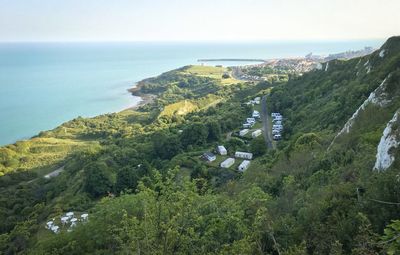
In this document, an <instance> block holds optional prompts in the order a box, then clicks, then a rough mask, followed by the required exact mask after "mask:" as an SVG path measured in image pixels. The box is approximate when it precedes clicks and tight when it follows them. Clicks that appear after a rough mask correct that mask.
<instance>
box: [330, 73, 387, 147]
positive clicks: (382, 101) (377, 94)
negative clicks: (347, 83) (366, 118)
mask: <svg viewBox="0 0 400 255" xmlns="http://www.w3.org/2000/svg"><path fill="white" fill-rule="evenodd" d="M388 77H389V76H388ZM388 77H386V78H385V79H384V80H383V81H382V83H381V84H380V85H379V87H377V88H376V89H375V90H374V91H373V92H372V93H371V94H370V95H369V97H368V98H367V99H366V100H365V101H364V102H363V103H362V105H361V106H360V107H358V109H357V111H355V113H353V115H352V116H351V118H350V119H349V120H348V121H347V122H346V124H345V125H344V127H343V128H342V130H340V132H339V133H338V134H337V135H336V136H335V138H334V139H333V140H332V142H331V144H330V145H329V148H328V150H329V149H330V147H331V146H332V145H333V143H334V142H335V140H336V138H338V137H339V136H340V135H342V134H347V133H349V132H350V129H351V127H352V126H353V124H354V122H355V120H356V118H357V116H358V115H359V113H360V112H361V111H363V110H364V109H365V107H367V105H368V104H374V105H378V106H380V107H384V106H386V105H387V104H388V103H390V100H388V99H387V93H386V92H385V90H386V80H387V78H388Z"/></svg>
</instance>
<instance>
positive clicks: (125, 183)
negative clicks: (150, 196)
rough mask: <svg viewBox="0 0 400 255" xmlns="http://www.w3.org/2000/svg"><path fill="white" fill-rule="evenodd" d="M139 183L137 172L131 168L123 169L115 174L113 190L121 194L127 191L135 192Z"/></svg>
mask: <svg viewBox="0 0 400 255" xmlns="http://www.w3.org/2000/svg"><path fill="white" fill-rule="evenodd" d="M138 181H139V176H138V172H137V170H136V169H134V168H131V167H124V168H122V169H121V170H120V171H119V172H118V173H117V182H116V183H115V189H116V190H117V192H118V193H119V192H121V191H124V190H127V189H131V190H133V191H134V190H135V189H136V187H137V184H138Z"/></svg>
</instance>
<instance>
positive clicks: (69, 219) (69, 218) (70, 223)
mask: <svg viewBox="0 0 400 255" xmlns="http://www.w3.org/2000/svg"><path fill="white" fill-rule="evenodd" d="M88 218H89V214H87V213H83V214H81V215H80V217H79V215H77V216H75V214H74V212H67V213H66V214H65V215H63V216H61V217H60V218H59V220H58V219H56V218H53V219H52V220H51V221H48V222H46V225H45V228H46V229H48V230H50V231H52V232H53V233H55V234H58V233H60V231H61V230H62V229H63V230H67V232H71V231H72V229H73V228H74V227H75V226H77V224H78V223H79V222H81V223H85V222H87V221H88ZM56 221H57V222H58V223H61V227H60V226H58V225H57V224H56Z"/></svg>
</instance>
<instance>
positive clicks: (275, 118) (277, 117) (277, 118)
mask: <svg viewBox="0 0 400 255" xmlns="http://www.w3.org/2000/svg"><path fill="white" fill-rule="evenodd" d="M282 119H283V117H282V115H279V116H275V117H274V119H273V120H272V121H273V122H275V121H280V120H282Z"/></svg>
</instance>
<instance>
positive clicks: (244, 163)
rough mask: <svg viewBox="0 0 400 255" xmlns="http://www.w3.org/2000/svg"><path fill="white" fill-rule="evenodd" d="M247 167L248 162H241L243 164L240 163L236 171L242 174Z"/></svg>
mask: <svg viewBox="0 0 400 255" xmlns="http://www.w3.org/2000/svg"><path fill="white" fill-rule="evenodd" d="M249 166H250V160H243V162H242V163H240V165H239V167H238V170H239V171H240V172H244V171H246V169H247V168H249Z"/></svg>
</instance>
